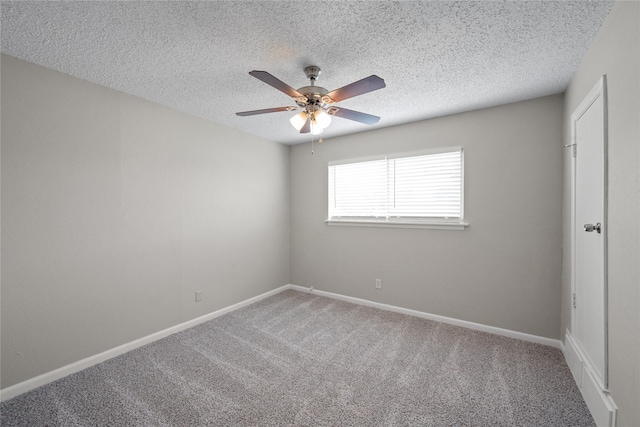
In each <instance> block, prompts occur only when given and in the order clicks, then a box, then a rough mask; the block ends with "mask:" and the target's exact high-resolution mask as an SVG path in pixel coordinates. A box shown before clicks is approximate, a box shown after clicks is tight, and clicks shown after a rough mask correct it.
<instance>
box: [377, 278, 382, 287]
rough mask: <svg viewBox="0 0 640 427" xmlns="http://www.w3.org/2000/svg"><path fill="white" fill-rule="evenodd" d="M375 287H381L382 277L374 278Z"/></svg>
mask: <svg viewBox="0 0 640 427" xmlns="http://www.w3.org/2000/svg"><path fill="white" fill-rule="evenodd" d="M376 289H382V279H376Z"/></svg>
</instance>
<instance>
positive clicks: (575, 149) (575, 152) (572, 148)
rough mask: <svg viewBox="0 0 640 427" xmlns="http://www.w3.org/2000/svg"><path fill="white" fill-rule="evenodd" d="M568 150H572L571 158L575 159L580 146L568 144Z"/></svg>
mask: <svg viewBox="0 0 640 427" xmlns="http://www.w3.org/2000/svg"><path fill="white" fill-rule="evenodd" d="M565 147H566V148H571V157H575V156H576V154H577V152H578V144H567V145H565Z"/></svg>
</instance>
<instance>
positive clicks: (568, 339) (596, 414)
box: [564, 330, 617, 427]
mask: <svg viewBox="0 0 640 427" xmlns="http://www.w3.org/2000/svg"><path fill="white" fill-rule="evenodd" d="M564 339H565V352H564V357H565V360H566V361H567V364H568V365H569V369H570V370H571V374H572V375H573V378H574V379H575V381H576V384H577V385H578V388H579V389H580V392H581V393H582V397H583V398H584V401H585V403H586V404H587V407H588V408H589V411H590V412H591V416H592V417H593V419H594V421H595V422H596V425H597V426H598V427H614V426H615V425H616V410H617V406H616V405H615V403H614V402H613V399H612V398H611V395H610V394H609V393H608V391H607V390H603V389H602V387H601V386H600V384H599V383H598V381H597V380H596V378H595V376H594V375H593V373H592V372H591V369H590V368H589V364H588V363H587V362H586V361H585V356H584V354H583V353H582V350H581V349H580V346H579V345H578V344H577V343H576V341H575V339H574V338H573V336H571V332H569V330H567V331H566V333H565V338H564Z"/></svg>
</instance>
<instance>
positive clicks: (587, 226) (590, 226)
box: [584, 223, 602, 234]
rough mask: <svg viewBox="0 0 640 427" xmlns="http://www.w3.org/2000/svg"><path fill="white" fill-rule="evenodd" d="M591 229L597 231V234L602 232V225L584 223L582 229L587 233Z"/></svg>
mask: <svg viewBox="0 0 640 427" xmlns="http://www.w3.org/2000/svg"><path fill="white" fill-rule="evenodd" d="M593 230H595V231H597V232H598V234H600V233H602V225H601V224H600V223H597V224H596V225H593V224H585V225H584V231H586V232H587V233H591V232H592V231H593Z"/></svg>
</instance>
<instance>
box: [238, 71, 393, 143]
mask: <svg viewBox="0 0 640 427" xmlns="http://www.w3.org/2000/svg"><path fill="white" fill-rule="evenodd" d="M320 72H321V70H320V67H318V66H315V65H310V66H308V67H305V69H304V73H305V75H306V76H307V78H308V79H309V80H310V85H309V86H304V87H301V88H299V89H297V90H296V89H294V88H292V87H291V86H289V85H288V84H286V83H284V82H283V81H281V80H279V79H278V78H276V77H274V76H273V75H271V74H269V73H267V72H266V71H258V70H253V71H251V72H249V74H251V75H252V76H253V77H255V78H257V79H259V80H261V81H263V82H264V83H266V84H268V85H270V86H273V87H274V88H276V89H278V90H279V91H281V92H283V93H285V94H287V95H289V96H290V97H291V98H293V100H294V101H295V103H296V105H297V107H295V106H287V107H276V108H266V109H262V110H252V111H242V112H239V113H236V115H238V116H242V117H245V116H254V115H258V114H266V113H275V112H279V111H293V110H297V109H298V108H302V111H301V112H299V113H298V114H296V115H295V116H293V117H291V119H289V121H290V122H291V125H292V126H293V127H294V128H295V129H296V130H297V131H299V132H300V133H311V134H312V135H319V134H321V133H322V132H323V131H324V129H325V128H327V127H328V126H329V125H330V124H331V116H337V117H342V118H344V119H348V120H353V121H356V122H359V123H364V124H367V125H373V124H375V123H378V121H379V120H380V117H378V116H373V115H371V114H365V113H361V112H359V111H354V110H347V109H346V108H342V107H338V106H336V105H332V104H334V103H336V102H339V101H343V100H345V99H348V98H353V97H354V96H358V95H362V94H365V93H368V92H372V91H374V90H378V89H382V88H383V87H385V86H386V85H385V83H384V80H383V79H381V78H380V77H378V76H376V75H371V76H369V77H366V78H364V79H362V80H358V81H357V82H353V83H351V84H348V85H346V86H344V87H341V88H340V89H336V90H334V91H332V92H329V91H328V90H327V89H325V88H323V87H321V86H316V85H315V82H316V80H317V78H318V76H319V75H320Z"/></svg>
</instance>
